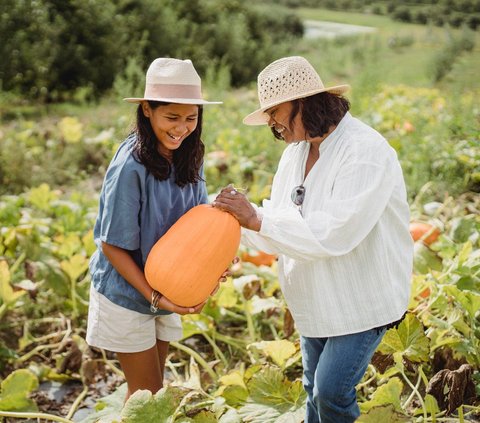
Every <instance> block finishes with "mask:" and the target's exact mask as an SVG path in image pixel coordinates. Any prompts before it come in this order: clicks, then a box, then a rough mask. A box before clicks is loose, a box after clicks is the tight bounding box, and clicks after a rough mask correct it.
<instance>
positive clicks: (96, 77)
mask: <svg viewBox="0 0 480 423" xmlns="http://www.w3.org/2000/svg"><path fill="white" fill-rule="evenodd" d="M302 35H303V25H302V22H301V21H300V20H299V18H298V17H296V16H295V15H294V14H292V13H291V12H289V11H288V9H286V8H282V7H275V8H266V7H263V6H261V5H255V4H249V3H245V2H243V1H240V0H162V1H158V0H89V1H84V0H2V1H1V2H0V39H1V40H2V42H1V43H0V55H1V57H2V60H1V61H0V89H1V91H4V92H5V91H6V92H13V93H15V94H17V95H20V96H24V97H28V98H35V99H42V100H45V101H57V100H65V99H68V98H71V97H72V95H73V94H74V93H76V92H77V93H78V91H79V90H84V91H85V92H87V93H88V94H89V95H90V96H93V97H98V96H100V95H102V94H103V93H105V92H106V91H108V90H109V89H111V88H112V86H113V84H114V82H115V80H116V78H118V77H119V76H121V75H122V74H124V73H125V72H126V70H128V68H129V65H131V64H132V63H135V66H137V67H138V69H141V70H142V73H144V71H145V69H146V68H147V66H148V64H149V63H150V62H151V61H152V60H153V59H154V58H156V57H162V56H163V57H178V58H190V59H191V60H192V61H193V62H194V64H195V66H196V68H197V70H198V71H199V72H200V73H201V74H202V75H205V74H206V73H207V72H209V70H212V69H219V68H222V69H223V70H225V71H227V72H228V77H229V83H231V85H233V86H239V85H242V84H245V83H248V82H250V81H252V80H254V79H255V77H256V75H257V73H258V71H259V70H260V69H262V68H263V67H264V66H265V65H266V64H267V63H269V62H270V61H272V60H274V59H275V58H277V57H279V56H280V55H281V54H282V53H283V52H285V51H287V48H288V45H289V43H292V42H293V40H295V39H296V38H298V37H301V36H302Z"/></svg>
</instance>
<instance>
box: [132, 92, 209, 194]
mask: <svg viewBox="0 0 480 423" xmlns="http://www.w3.org/2000/svg"><path fill="white" fill-rule="evenodd" d="M148 104H149V105H150V107H151V109H152V110H154V109H156V108H157V107H159V106H166V105H168V104H170V103H164V102H160V101H149V102H148ZM202 116H203V108H202V106H198V120H197V127H196V128H195V130H194V131H193V132H192V133H191V134H190V135H189V136H188V137H187V138H185V139H184V140H183V142H182V144H181V145H180V147H178V148H177V149H176V150H174V151H173V159H172V163H170V162H169V161H168V160H167V159H166V158H165V157H163V156H162V155H161V154H160V153H159V152H158V140H157V137H156V135H155V133H154V132H153V128H152V125H151V124H150V119H149V118H148V117H146V116H145V115H144V114H143V109H142V105H141V104H140V105H139V106H138V108H137V122H136V128H135V133H136V136H137V139H136V142H135V145H134V147H133V152H134V154H133V156H134V157H135V160H137V161H138V162H139V163H141V164H143V165H144V166H145V167H146V168H147V170H148V171H149V172H150V173H151V174H152V175H153V176H154V177H155V178H156V179H159V180H160V181H164V180H165V179H168V177H169V176H170V173H171V172H172V165H173V167H174V168H175V183H176V184H177V185H178V186H180V187H184V186H185V185H187V184H190V183H197V182H199V181H201V180H203V179H202V176H201V175H200V168H201V166H202V163H203V155H204V152H205V146H204V144H203V142H202V140H201V136H202Z"/></svg>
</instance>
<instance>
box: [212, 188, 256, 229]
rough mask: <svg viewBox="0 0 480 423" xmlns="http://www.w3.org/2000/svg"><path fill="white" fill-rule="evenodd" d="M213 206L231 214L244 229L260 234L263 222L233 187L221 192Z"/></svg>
mask: <svg viewBox="0 0 480 423" xmlns="http://www.w3.org/2000/svg"><path fill="white" fill-rule="evenodd" d="M212 206H213V207H217V208H219V209H221V210H225V211H227V212H229V213H231V214H232V215H233V216H235V217H236V218H237V220H238V221H239V222H240V225H242V226H243V227H244V228H247V229H251V230H253V231H256V232H258V231H259V230H260V227H261V226H262V221H261V219H260V218H259V216H257V212H256V211H255V209H254V207H253V206H252V205H251V204H250V201H248V199H247V197H246V196H245V195H244V194H242V193H240V192H238V191H237V190H236V189H235V188H234V187H233V186H232V185H228V186H227V187H226V188H223V189H222V191H220V194H218V196H217V198H215V201H213V203H212Z"/></svg>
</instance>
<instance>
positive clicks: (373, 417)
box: [356, 404, 411, 423]
mask: <svg viewBox="0 0 480 423" xmlns="http://www.w3.org/2000/svg"><path fill="white" fill-rule="evenodd" d="M356 421H357V423H380V422H388V423H403V422H405V423H407V422H410V421H411V420H410V418H409V417H407V416H404V415H403V414H400V413H397V412H396V411H395V407H394V406H393V405H391V404H389V405H382V406H377V407H373V408H371V409H370V410H369V411H368V412H367V413H365V414H362V415H361V416H360V417H359V418H358V420H356Z"/></svg>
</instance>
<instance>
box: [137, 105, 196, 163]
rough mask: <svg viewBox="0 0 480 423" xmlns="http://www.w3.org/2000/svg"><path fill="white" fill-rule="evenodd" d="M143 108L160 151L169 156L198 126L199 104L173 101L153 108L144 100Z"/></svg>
mask: <svg viewBox="0 0 480 423" xmlns="http://www.w3.org/2000/svg"><path fill="white" fill-rule="evenodd" d="M142 110H143V114H144V115H145V116H146V117H147V118H149V120H150V124H151V125H152V129H153V132H154V133H155V135H156V137H157V139H158V151H159V153H160V154H161V155H162V156H164V157H167V158H169V157H171V156H172V153H173V150H176V149H177V148H178V147H180V145H181V144H182V142H183V141H184V140H185V138H187V137H188V136H189V135H190V134H191V133H192V132H193V131H194V130H195V128H196V127H197V123H198V106H197V105H194V104H176V103H172V104H168V105H162V106H158V107H156V108H155V109H152V108H151V107H150V105H149V104H148V102H146V101H144V102H142Z"/></svg>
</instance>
